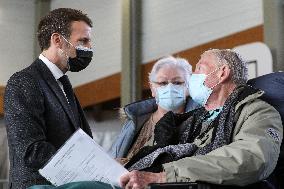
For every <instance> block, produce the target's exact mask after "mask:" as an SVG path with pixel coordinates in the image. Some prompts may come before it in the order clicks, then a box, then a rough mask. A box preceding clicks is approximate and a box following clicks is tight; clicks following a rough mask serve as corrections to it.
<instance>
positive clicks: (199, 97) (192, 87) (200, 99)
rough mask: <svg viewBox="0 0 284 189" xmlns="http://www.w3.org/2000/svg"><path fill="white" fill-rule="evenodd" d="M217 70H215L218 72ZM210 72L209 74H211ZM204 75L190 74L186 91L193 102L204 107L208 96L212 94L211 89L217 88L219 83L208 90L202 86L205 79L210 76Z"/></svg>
mask: <svg viewBox="0 0 284 189" xmlns="http://www.w3.org/2000/svg"><path fill="white" fill-rule="evenodd" d="M218 69H219V68H217V69H216V70H218ZM216 70H214V71H213V72H215V71H216ZM213 72H211V73H210V74H212V73H213ZM210 74H208V75H206V74H192V75H191V76H190V78H189V81H188V90H189V95H190V96H191V98H192V100H194V101H195V102H196V103H198V104H200V105H202V106H205V104H206V102H207V100H208V98H209V96H210V95H211V93H212V92H213V90H212V88H214V87H215V86H217V85H218V84H219V83H217V84H216V85H215V86H214V87H212V88H209V87H207V86H206V85H204V82H205V79H206V78H207V77H208V76H209V75H210Z"/></svg>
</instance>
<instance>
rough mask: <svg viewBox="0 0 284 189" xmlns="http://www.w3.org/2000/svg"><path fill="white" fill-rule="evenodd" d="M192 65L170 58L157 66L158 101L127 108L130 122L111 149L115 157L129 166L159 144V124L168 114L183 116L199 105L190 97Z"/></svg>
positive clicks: (153, 86)
mask: <svg viewBox="0 0 284 189" xmlns="http://www.w3.org/2000/svg"><path fill="white" fill-rule="evenodd" d="M191 70H192V68H191V65H190V64H189V63H188V61H187V60H185V59H182V58H174V57H171V56H170V57H166V58H162V59H160V60H159V61H157V62H156V63H155V65H154V66H153V68H152V71H151V72H150V74H149V83H150V88H151V92H152V96H153V97H154V98H152V99H148V100H144V101H138V102H134V103H132V104H129V105H127V106H125V107H124V109H123V110H124V114H125V115H126V121H125V123H124V125H123V128H122V131H121V133H120V135H119V136H118V138H117V140H116V141H115V143H114V144H113V146H112V148H111V151H110V153H111V155H112V156H113V157H115V158H121V159H119V160H120V162H121V163H123V164H124V163H126V162H128V160H129V159H130V158H131V157H132V156H133V155H135V154H136V153H137V152H138V151H139V150H140V149H141V148H142V147H143V146H152V145H153V144H154V143H155V141H154V138H153V131H154V128H155V124H156V123H157V122H158V121H159V120H160V118H161V117H163V115H164V114H165V113H167V112H168V111H173V112H175V113H183V112H185V111H189V110H192V109H194V108H195V107H196V106H197V104H196V103H194V102H193V101H192V100H191V99H190V98H188V92H187V80H188V78H189V76H190V74H191Z"/></svg>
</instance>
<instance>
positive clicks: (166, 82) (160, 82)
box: [153, 81, 185, 86]
mask: <svg viewBox="0 0 284 189" xmlns="http://www.w3.org/2000/svg"><path fill="white" fill-rule="evenodd" d="M153 83H155V84H157V85H159V86H167V85H168V84H169V83H171V84H173V85H184V83H185V82H184V81H153Z"/></svg>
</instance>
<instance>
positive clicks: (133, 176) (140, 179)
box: [120, 171, 166, 189]
mask: <svg viewBox="0 0 284 189" xmlns="http://www.w3.org/2000/svg"><path fill="white" fill-rule="evenodd" d="M163 182H166V174H165V172H161V173H150V172H144V171H131V172H130V173H127V174H125V175H123V176H122V177H121V178H120V185H121V187H122V188H125V189H143V188H146V187H147V185H148V184H150V183H163Z"/></svg>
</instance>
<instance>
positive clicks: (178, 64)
mask: <svg viewBox="0 0 284 189" xmlns="http://www.w3.org/2000/svg"><path fill="white" fill-rule="evenodd" d="M163 66H172V67H174V68H176V69H179V70H181V71H182V72H183V73H184V79H185V82H186V83H188V79H189V77H190V75H191V73H192V66H191V65H190V64H189V62H188V61H187V60H186V59H184V58H175V57H173V56H167V57H164V58H161V59H159V60H158V61H157V62H156V63H155V64H154V66H153V68H152V70H151V72H150V73H149V81H150V82H154V81H156V75H157V73H158V71H159V70H160V69H161V68H162V67H163Z"/></svg>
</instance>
